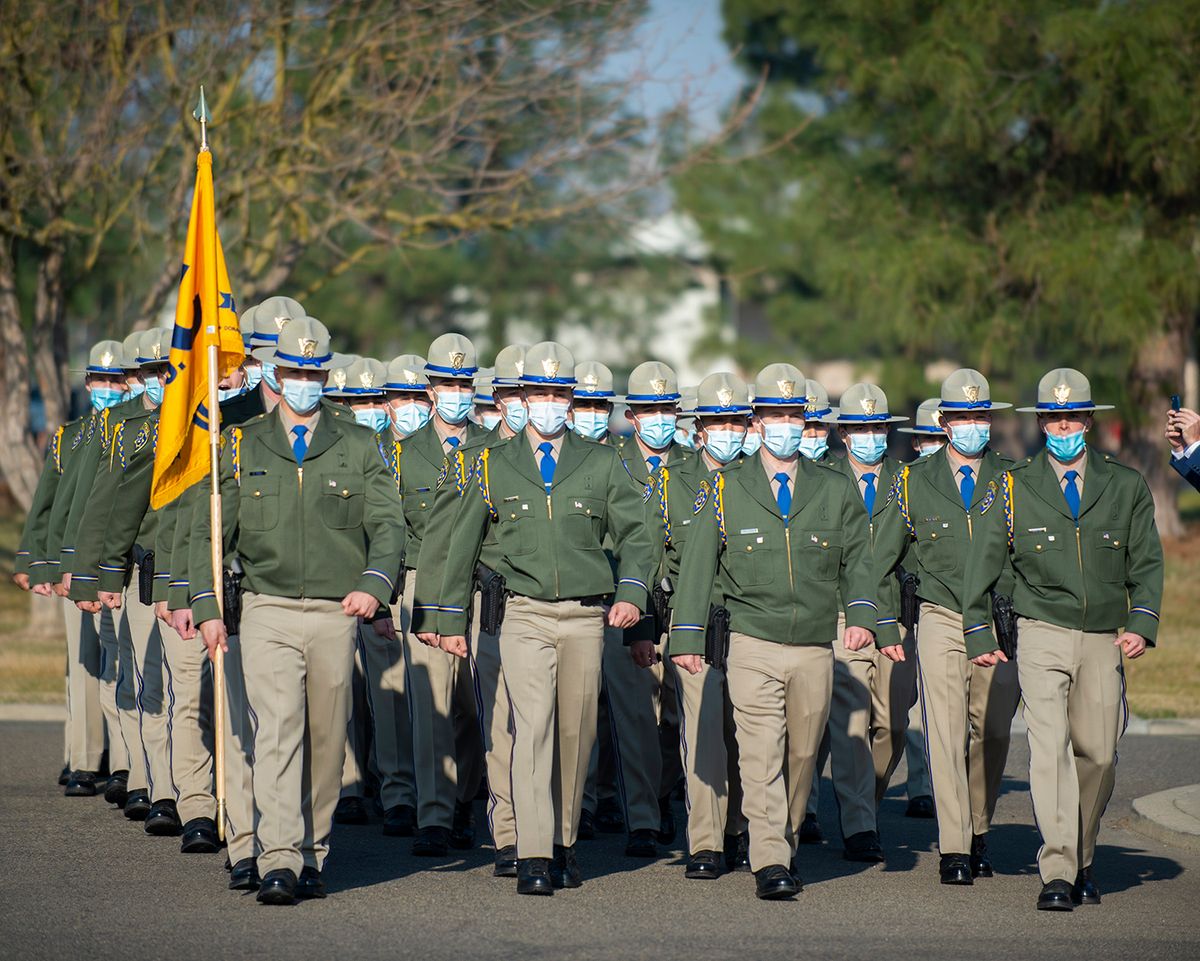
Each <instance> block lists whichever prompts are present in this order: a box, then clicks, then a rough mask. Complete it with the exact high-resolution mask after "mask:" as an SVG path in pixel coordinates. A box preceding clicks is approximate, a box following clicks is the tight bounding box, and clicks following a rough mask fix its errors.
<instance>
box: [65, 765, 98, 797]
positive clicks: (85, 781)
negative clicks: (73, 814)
mask: <svg viewBox="0 0 1200 961" xmlns="http://www.w3.org/2000/svg"><path fill="white" fill-rule="evenodd" d="M63 794H65V795H66V796H67V797H95V796H96V772H95V771H72V772H71V777H70V778H69V779H68V781H67V786H66V787H65V788H63Z"/></svg>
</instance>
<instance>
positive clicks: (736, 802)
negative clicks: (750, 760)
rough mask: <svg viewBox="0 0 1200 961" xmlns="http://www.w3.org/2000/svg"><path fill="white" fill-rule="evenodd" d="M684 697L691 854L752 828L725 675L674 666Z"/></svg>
mask: <svg viewBox="0 0 1200 961" xmlns="http://www.w3.org/2000/svg"><path fill="white" fill-rule="evenodd" d="M670 672H671V673H672V674H673V675H674V681H675V690H676V692H677V694H678V697H679V715H680V723H679V752H680V758H681V760H682V763H683V770H684V775H685V778H686V781H685V783H686V785H687V793H686V795H685V797H686V801H687V817H688V819H687V844H688V854H697V853H698V852H700V851H723V850H724V845H725V838H724V835H726V834H741V833H742V832H743V831H744V830H745V829H746V819H745V817H743V815H742V781H741V778H740V776H739V775H738V752H737V738H736V735H735V732H734V723H733V705H732V704H731V703H730V701H729V695H728V693H727V691H726V686H725V674H724V672H723V671H716V670H713V669H712V668H711V667H709V666H708V665H707V664H704V665H703V666H702V667H701V669H700V673H699V674H689V673H688V672H687V671H684V670H681V669H680V668H677V667H675V665H674V664H672V665H671V667H670Z"/></svg>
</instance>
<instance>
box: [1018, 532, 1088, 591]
mask: <svg viewBox="0 0 1200 961" xmlns="http://www.w3.org/2000/svg"><path fill="white" fill-rule="evenodd" d="M1066 548H1067V538H1066V536H1065V535H1063V534H1056V533H1053V532H1048V531H1047V532H1042V531H1039V532H1037V533H1033V534H1022V533H1020V532H1017V534H1016V536H1015V537H1014V539H1013V567H1014V568H1016V570H1017V573H1019V574H1020V575H1021V576H1022V577H1023V578H1025V580H1026V581H1028V582H1029V583H1030V584H1033V585H1040V586H1042V587H1061V586H1062V583H1063V569H1064V566H1065V565H1066V564H1067V563H1068V562H1069V563H1070V564H1071V565H1074V564H1075V558H1070V559H1068V558H1067V555H1066V553H1065V551H1066Z"/></svg>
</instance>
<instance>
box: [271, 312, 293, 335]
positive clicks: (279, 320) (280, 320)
mask: <svg viewBox="0 0 1200 961" xmlns="http://www.w3.org/2000/svg"><path fill="white" fill-rule="evenodd" d="M291 319H292V318H291V317H289V316H287V315H286V314H281V315H280V316H278V317H276V318H274V320H275V327H276V328H277V331H278V333H281V334H282V333H283V328H284V327H286V326H287V325H288V321H289V320H291Z"/></svg>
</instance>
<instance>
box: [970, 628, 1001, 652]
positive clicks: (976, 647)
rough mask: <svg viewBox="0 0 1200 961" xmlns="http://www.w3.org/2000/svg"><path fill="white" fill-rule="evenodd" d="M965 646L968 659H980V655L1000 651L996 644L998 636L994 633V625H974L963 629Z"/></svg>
mask: <svg viewBox="0 0 1200 961" xmlns="http://www.w3.org/2000/svg"><path fill="white" fill-rule="evenodd" d="M963 644H964V646H965V647H966V649H967V657H978V656H979V655H980V654H991V653H992V651H998V650H1000V645H999V644H997V643H996V635H995V634H993V633H992V625H991V624H988V623H984V624H972V625H971V626H970V627H964V628H963Z"/></svg>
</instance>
